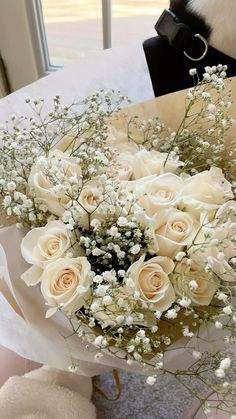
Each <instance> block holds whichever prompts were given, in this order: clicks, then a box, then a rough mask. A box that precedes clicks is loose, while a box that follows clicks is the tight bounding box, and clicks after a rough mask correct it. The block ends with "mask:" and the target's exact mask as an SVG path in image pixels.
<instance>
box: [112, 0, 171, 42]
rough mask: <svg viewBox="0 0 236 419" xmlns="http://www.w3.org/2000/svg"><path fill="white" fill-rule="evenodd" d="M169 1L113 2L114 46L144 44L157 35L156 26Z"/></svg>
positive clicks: (138, 0) (139, 0)
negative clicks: (132, 43)
mask: <svg viewBox="0 0 236 419" xmlns="http://www.w3.org/2000/svg"><path fill="white" fill-rule="evenodd" d="M167 7H169V0H146V1H145V0H129V1H126V0H112V18H113V20H112V45H113V46H119V45H126V44H127V43H128V42H140V43H141V44H142V42H143V41H144V40H145V39H147V38H149V37H152V36H155V35H156V32H155V30H154V25H155V23H156V21H157V19H158V17H159V16H160V14H161V13H162V11H163V10H164V9H165V8H167Z"/></svg>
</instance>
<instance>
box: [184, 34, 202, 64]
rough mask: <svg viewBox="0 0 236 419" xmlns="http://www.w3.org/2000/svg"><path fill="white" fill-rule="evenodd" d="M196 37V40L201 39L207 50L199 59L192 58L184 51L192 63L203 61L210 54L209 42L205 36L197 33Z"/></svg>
mask: <svg viewBox="0 0 236 419" xmlns="http://www.w3.org/2000/svg"><path fill="white" fill-rule="evenodd" d="M194 36H195V37H196V38H198V39H200V40H201V41H202V43H203V44H204V47H205V49H204V52H203V54H202V55H201V56H200V57H198V58H194V57H191V56H190V55H189V54H187V52H186V51H184V55H185V57H187V58H188V59H189V60H191V61H201V60H202V59H203V58H204V57H205V56H206V54H207V52H208V42H207V40H206V39H205V38H204V36H202V35H200V33H196V34H195V35H194Z"/></svg>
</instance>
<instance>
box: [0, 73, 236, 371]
mask: <svg viewBox="0 0 236 419" xmlns="http://www.w3.org/2000/svg"><path fill="white" fill-rule="evenodd" d="M230 88H231V89H232V93H233V98H234V99H235V100H234V106H233V108H231V114H232V117H234V115H236V79H232V81H231V82H230ZM185 95H186V92H185V91H183V92H178V93H174V94H170V95H167V96H163V97H161V98H158V99H154V100H151V101H147V102H142V103H140V104H137V105H134V106H131V107H129V108H127V110H126V115H128V117H129V115H139V116H140V117H141V118H150V117H153V116H157V115H158V116H159V117H160V118H161V119H162V120H163V121H164V122H165V123H166V124H167V125H168V126H170V127H171V128H172V129H173V130H175V129H176V127H177V126H178V123H179V122H180V121H181V119H182V117H183V115H184V104H185ZM118 122H119V121H118ZM122 123H123V122H122V121H120V124H121V125H122ZM233 135H236V128H235V126H234V127H233V128H232V129H231V130H230V133H229V138H230V137H231V138H232V136H233ZM3 223H4V220H0V224H3ZM23 235H24V232H23V231H22V230H20V229H18V228H17V227H16V226H15V225H12V226H10V227H5V228H2V229H1V230H0V345H3V346H5V347H7V348H9V349H12V350H13V351H15V352H17V353H18V354H19V355H21V356H23V357H26V358H28V359H31V360H33V361H36V362H39V363H42V364H46V365H49V366H51V367H56V368H60V369H64V370H66V369H67V368H68V366H69V365H70V363H71V360H73V361H74V362H78V364H79V366H80V369H79V373H80V374H82V375H88V376H93V375H97V374H100V373H101V372H102V371H103V370H104V369H109V368H123V369H127V370H131V371H135V372H139V373H149V374H150V370H149V371H148V370H144V369H141V368H140V367H139V366H138V365H135V364H133V365H130V366H128V365H127V363H126V362H125V361H122V360H119V359H118V358H116V357H114V356H112V355H110V354H108V353H107V352H104V356H103V357H102V358H101V359H100V360H99V363H98V362H95V359H94V355H95V354H96V352H98V350H97V349H96V348H95V347H94V346H93V345H91V344H85V343H83V342H82V341H81V339H80V338H79V337H78V336H77V335H74V336H71V337H70V338H69V339H65V337H66V336H68V335H70V334H71V329H70V325H69V322H68V320H67V319H66V317H64V316H63V315H62V314H61V313H57V314H56V315H54V316H53V317H52V318H50V319H46V318H45V313H46V306H45V302H44V300H43V297H42V295H41V293H40V290H39V288H38V287H27V286H26V285H25V283H24V282H23V281H22V280H21V279H20V275H21V274H22V273H23V272H24V271H25V270H26V269H27V267H28V266H27V264H26V263H25V262H24V260H23V258H22V256H21V253H20V243H21V239H22V237H23ZM200 335H201V338H202V339H201V340H198V341H196V338H192V339H190V340H189V339H186V338H181V339H179V340H178V341H177V342H176V343H174V344H172V345H171V346H170V348H169V350H168V351H167V352H166V353H165V357H164V366H165V368H166V369H169V370H172V371H173V370H175V369H177V368H178V369H187V368H188V367H189V366H190V365H191V364H192V363H193V362H194V360H193V357H192V355H191V352H192V349H193V348H195V349H197V350H201V351H203V350H204V348H205V350H206V349H209V344H207V343H204V337H206V339H207V336H208V330H206V329H203V328H201V330H200ZM220 335H221V337H222V332H221V331H217V330H214V342H213V343H212V347H214V349H215V346H216V342H219V338H220ZM220 340H221V339H220Z"/></svg>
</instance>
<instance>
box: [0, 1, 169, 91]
mask: <svg viewBox="0 0 236 419" xmlns="http://www.w3.org/2000/svg"><path fill="white" fill-rule="evenodd" d="M168 4H169V1H168V0H146V1H145V0H17V1H16V0H0V56H1V62H0V95H1V93H2V95H3V90H4V88H5V91H6V92H9V91H14V90H16V89H19V88H20V87H23V86H25V85H27V84H29V83H31V82H32V81H35V80H37V79H38V78H40V77H42V76H45V75H46V74H48V73H50V72H52V71H56V70H58V69H60V68H61V67H62V66H65V65H67V64H69V63H71V62H73V61H74V60H78V59H83V58H84V57H86V56H89V55H94V54H99V53H101V52H102V50H103V49H106V48H116V47H122V46H126V45H128V44H130V43H134V42H136V43H139V44H140V48H142V42H143V41H144V40H145V39H146V38H148V37H151V36H155V30H154V25H155V23H156V21H157V18H158V17H159V15H160V13H161V12H162V11H163V9H164V8H165V7H168Z"/></svg>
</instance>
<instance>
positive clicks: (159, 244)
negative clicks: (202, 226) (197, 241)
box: [147, 208, 197, 259]
mask: <svg viewBox="0 0 236 419" xmlns="http://www.w3.org/2000/svg"><path fill="white" fill-rule="evenodd" d="M147 231H148V233H149V236H150V237H151V239H152V241H151V243H150V250H151V252H155V253H158V255H159V256H168V257H170V258H171V259H174V257H175V256H176V254H177V253H178V252H181V250H183V249H184V247H185V246H189V245H191V244H192V241H193V239H194V237H195V236H196V233H197V224H196V221H195V220H194V218H193V217H192V216H191V215H190V214H188V213H186V212H183V211H180V210H178V209H176V208H169V209H167V210H162V211H159V212H158V214H157V215H156V216H154V217H153V218H152V219H151V222H150V226H149V227H148V229H147Z"/></svg>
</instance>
